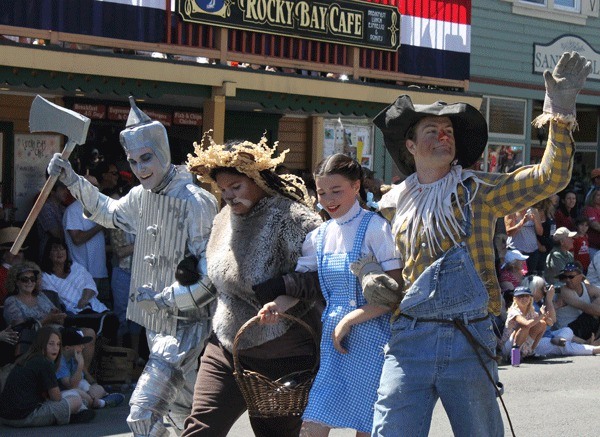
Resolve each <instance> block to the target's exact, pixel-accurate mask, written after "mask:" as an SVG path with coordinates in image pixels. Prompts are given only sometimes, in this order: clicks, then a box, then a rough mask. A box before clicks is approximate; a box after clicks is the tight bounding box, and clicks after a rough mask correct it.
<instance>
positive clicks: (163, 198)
mask: <svg viewBox="0 0 600 437" xmlns="http://www.w3.org/2000/svg"><path fill="white" fill-rule="evenodd" d="M130 104H131V111H130V113H129V118H128V120H127V125H126V128H125V129H124V130H123V131H122V132H121V134H120V140H121V145H122V146H123V149H124V150H125V152H126V154H127V159H128V161H129V163H130V165H131V169H132V171H133V173H134V174H135V175H136V176H137V177H138V179H140V182H141V185H140V186H136V187H134V188H133V189H132V190H131V191H130V192H129V193H128V194H127V195H126V196H124V197H122V198H120V199H118V200H114V199H111V198H109V197H107V196H104V195H103V194H101V193H100V192H99V191H98V189H97V188H96V187H94V186H93V185H92V184H91V183H89V182H88V181H87V180H86V179H84V178H83V177H81V176H78V175H77V174H75V172H74V171H73V169H72V168H71V165H70V164H69V162H68V161H65V160H62V159H61V158H60V155H59V154H56V155H54V157H53V158H52V160H51V161H50V164H49V165H48V173H49V174H59V176H60V179H61V180H62V181H63V182H64V183H65V185H66V186H67V187H68V188H69V191H71V193H72V194H73V195H74V196H75V197H76V198H77V199H78V200H80V201H81V202H82V203H83V205H84V208H85V211H84V213H85V214H86V216H87V217H88V218H89V219H90V220H93V221H95V222H96V223H99V224H101V225H102V226H104V227H107V228H121V229H123V230H124V231H126V232H130V233H132V234H136V241H135V249H134V253H133V266H132V281H131V289H130V292H129V304H128V308H127V318H128V319H130V320H133V321H134V322H137V323H139V324H140V325H142V326H144V327H145V328H146V332H147V337H148V345H149V349H150V357H149V359H148V362H147V364H146V367H145V368H144V371H143V373H142V375H141V376H140V379H139V380H138V383H137V386H136V388H135V390H134V392H133V394H132V396H131V400H130V405H131V411H130V414H129V417H128V418H127V423H128V425H129V427H130V428H131V430H132V432H133V434H134V435H135V436H163V435H168V431H167V430H166V428H165V426H164V424H163V416H165V415H167V414H168V418H169V420H171V422H173V423H174V424H175V425H176V426H177V427H178V428H182V427H183V426H182V425H183V421H184V419H185V417H186V416H187V415H188V414H189V412H190V408H191V402H192V393H193V386H194V381H195V373H196V367H197V363H198V357H199V355H200V353H201V351H202V349H203V346H204V344H205V340H206V338H207V336H208V334H209V332H210V317H211V315H212V311H213V307H214V305H211V304H209V303H208V302H209V301H211V300H212V298H213V297H214V296H213V294H212V292H211V285H210V282H209V281H208V278H207V277H205V276H204V275H205V274H206V260H205V250H206V244H207V241H208V237H209V234H210V229H211V225H212V221H213V218H214V216H215V215H216V212H217V202H216V199H215V198H214V197H213V196H212V195H211V194H210V193H208V192H207V191H206V190H203V189H202V188H200V187H198V186H197V185H195V184H194V182H193V176H192V175H191V174H190V173H189V172H188V171H187V170H186V169H185V168H184V167H176V166H174V165H173V164H172V163H171V154H170V151H169V142H168V138H167V132H166V129H165V128H164V126H163V125H162V124H161V123H160V122H158V121H152V120H151V119H150V118H149V117H148V116H147V115H146V114H145V113H144V112H142V111H141V110H139V109H138V108H137V106H136V105H135V101H134V99H133V98H132V97H130ZM190 256H194V257H196V258H197V260H199V262H198V263H197V265H196V268H197V271H198V273H199V275H196V277H197V278H200V279H199V280H198V281H197V282H196V283H194V284H190V283H189V282H187V283H185V284H183V283H180V282H177V281H175V272H176V269H177V266H178V263H180V262H181V261H182V260H184V258H186V257H188V258H186V260H188V261H189V259H190V258H189V257H190Z"/></svg>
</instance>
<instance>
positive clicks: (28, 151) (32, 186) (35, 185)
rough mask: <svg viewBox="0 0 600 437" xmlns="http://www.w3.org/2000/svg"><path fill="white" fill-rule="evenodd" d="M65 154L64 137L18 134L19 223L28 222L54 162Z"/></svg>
mask: <svg viewBox="0 0 600 437" xmlns="http://www.w3.org/2000/svg"><path fill="white" fill-rule="evenodd" d="M60 150H61V136H60V135H50V134H48V135H44V134H15V162H14V166H13V169H14V178H15V183H14V197H13V199H14V202H15V208H16V211H15V220H16V221H24V220H25V219H26V218H27V215H28V214H29V211H30V210H31V207H32V206H33V203H34V201H35V196H37V194H38V193H39V192H40V191H41V189H42V187H43V186H44V183H45V182H46V167H47V166H48V162H50V158H52V155H53V154H54V153H56V152H60Z"/></svg>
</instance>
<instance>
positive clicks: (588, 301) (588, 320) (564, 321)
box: [556, 262, 600, 342]
mask: <svg viewBox="0 0 600 437" xmlns="http://www.w3.org/2000/svg"><path fill="white" fill-rule="evenodd" d="M558 279H559V280H560V281H562V282H564V283H565V285H564V286H563V287H561V291H560V297H561V301H562V303H563V304H564V306H561V307H560V308H558V309H557V310H556V317H557V327H558V328H564V327H565V326H568V327H569V328H571V329H572V330H573V333H574V334H575V335H576V336H577V337H580V338H582V339H584V340H588V342H593V341H594V340H595V339H596V338H597V337H598V329H599V328H600V318H599V317H600V288H598V287H596V286H595V285H592V284H590V283H589V282H587V281H585V276H584V275H583V273H582V268H581V264H579V263H578V262H575V263H568V264H567V265H565V267H564V268H563V269H562V270H561V271H560V273H559V275H558Z"/></svg>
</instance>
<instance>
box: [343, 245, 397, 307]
mask: <svg viewBox="0 0 600 437" xmlns="http://www.w3.org/2000/svg"><path fill="white" fill-rule="evenodd" d="M350 270H351V271H352V273H353V274H354V275H355V276H356V277H357V278H358V280H359V282H360V285H361V287H362V290H363V295H364V296H365V299H366V300H367V302H368V303H370V304H373V305H383V306H390V307H393V306H396V305H398V304H399V303H400V300H401V297H402V296H401V293H399V292H398V288H399V287H398V283H397V282H396V280H395V279H394V278H392V277H391V276H390V275H388V274H387V273H385V272H384V271H383V269H382V268H381V266H380V265H379V263H378V262H377V259H376V258H375V257H374V256H373V255H367V256H365V257H363V258H361V259H360V260H358V261H355V262H353V263H351V264H350Z"/></svg>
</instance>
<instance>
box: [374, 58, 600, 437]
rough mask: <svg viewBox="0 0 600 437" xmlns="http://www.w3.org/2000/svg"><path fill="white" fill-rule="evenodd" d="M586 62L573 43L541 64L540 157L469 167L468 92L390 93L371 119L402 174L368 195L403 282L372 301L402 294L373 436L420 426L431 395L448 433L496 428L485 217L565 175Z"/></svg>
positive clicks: (492, 294) (472, 145)
mask: <svg viewBox="0 0 600 437" xmlns="http://www.w3.org/2000/svg"><path fill="white" fill-rule="evenodd" d="M590 71H591V63H590V62H588V61H586V59H585V58H583V57H581V56H580V55H579V54H578V53H575V52H573V53H565V54H563V56H562V57H561V59H560V61H559V62H558V64H557V65H556V67H555V69H554V71H553V72H549V71H546V72H545V73H544V79H545V82H546V98H545V100H544V113H543V114H542V115H541V116H540V117H538V119H536V124H538V125H543V124H546V123H549V138H548V143H547V145H546V151H545V153H544V156H543V158H542V161H541V163H540V164H538V165H530V166H525V167H521V168H519V169H517V170H515V171H514V172H512V173H508V174H506V173H483V172H476V171H472V170H468V167H470V166H471V165H473V164H474V163H475V162H476V161H477V159H478V158H479V157H480V156H481V154H482V152H483V151H484V149H485V147H486V144H487V124H486V120H485V118H484V117H483V116H482V115H481V113H480V112H479V111H478V110H477V109H476V108H474V107H472V106H470V105H468V104H465V103H456V104H450V105H448V104H446V103H444V102H436V103H434V104H432V105H413V103H412V102H411V100H410V98H409V97H408V96H401V97H399V98H398V99H397V100H396V101H395V102H394V103H393V104H392V105H390V106H389V107H388V108H386V109H385V110H384V111H383V112H381V113H380V114H379V115H378V116H377V117H376V118H375V119H374V123H375V125H376V126H377V127H379V128H380V129H381V130H382V133H383V135H384V142H385V146H386V148H387V149H388V151H389V152H390V154H391V155H392V157H393V158H394V160H395V162H396V164H397V165H398V166H399V167H400V169H401V170H402V171H403V172H404V173H405V174H407V175H409V176H408V177H407V178H406V180H405V181H404V182H403V183H401V184H400V185H398V186H395V187H393V188H392V189H391V191H390V192H388V193H387V194H386V195H385V196H384V197H383V198H382V200H381V201H380V202H379V204H380V209H381V211H382V213H383V214H384V215H386V216H387V217H389V218H390V219H391V223H392V229H393V233H394V235H395V238H396V243H397V244H398V246H399V249H400V251H401V252H402V253H403V255H404V260H405V266H404V269H403V279H404V283H405V284H406V287H405V294H404V296H403V297H402V299H400V296H396V295H394V294H393V293H389V294H388V295H387V297H388V299H387V300H385V299H383V298H381V299H379V301H378V302H377V301H372V302H371V303H379V304H394V303H396V305H397V302H398V301H400V300H401V302H400V304H399V305H397V311H396V312H395V316H396V318H395V320H394V321H393V326H392V337H391V339H390V341H389V343H388V345H387V348H386V356H385V363H384V367H383V372H382V375H381V382H380V386H379V390H378V394H379V398H378V400H377V403H376V404H375V416H374V425H373V435H374V436H385V437H388V436H395V435H410V436H426V435H427V434H428V432H429V427H430V424H431V416H432V412H433V409H434V406H435V403H436V402H437V400H438V398H441V399H442V402H443V405H444V407H445V409H446V413H447V414H448V418H449V419H450V423H451V425H452V429H453V432H454V434H455V435H460V436H467V435H478V436H480V435H481V436H482V435H485V436H501V435H503V434H504V426H503V424H502V418H501V416H500V411H499V407H498V403H497V401H496V396H497V394H499V390H498V388H497V383H498V372H497V363H496V361H495V359H494V358H495V356H494V355H495V347H496V336H495V335H494V331H493V329H492V322H491V318H490V317H489V313H492V314H495V315H497V314H498V313H499V311H500V303H501V302H500V288H499V286H498V280H497V277H496V273H495V268H494V250H493V242H492V239H493V231H494V225H495V223H496V220H497V219H498V218H500V217H504V216H506V215H507V214H510V213H512V212H515V211H519V210H523V209H526V208H527V207H528V206H530V205H533V204H535V203H536V202H539V201H541V200H542V199H545V198H547V197H549V196H550V195H551V194H554V193H556V192H557V191H559V190H560V189H562V188H563V187H564V186H565V185H566V183H567V182H568V181H569V179H570V175H571V167H572V155H573V140H572V136H571V130H572V129H573V128H574V126H575V125H576V121H575V101H576V96H577V94H578V92H579V90H580V89H581V88H582V87H583V84H584V83H585V79H586V77H587V75H588V74H589V72H590ZM379 296H382V294H381V293H380V294H379ZM394 300H395V302H394Z"/></svg>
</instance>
